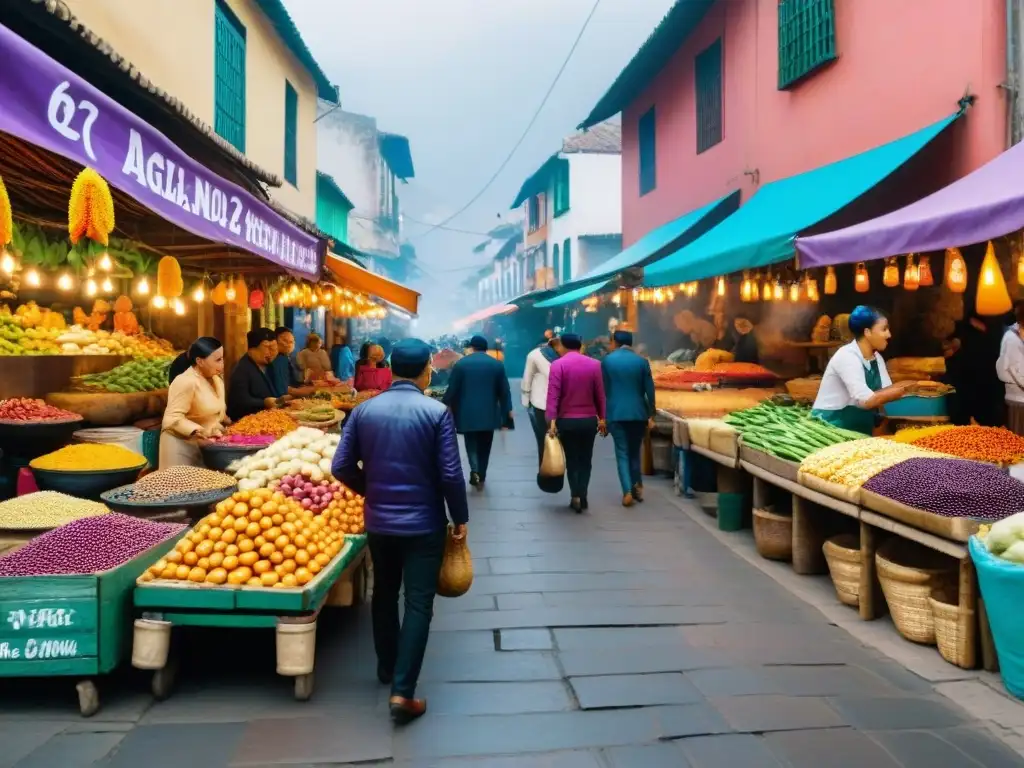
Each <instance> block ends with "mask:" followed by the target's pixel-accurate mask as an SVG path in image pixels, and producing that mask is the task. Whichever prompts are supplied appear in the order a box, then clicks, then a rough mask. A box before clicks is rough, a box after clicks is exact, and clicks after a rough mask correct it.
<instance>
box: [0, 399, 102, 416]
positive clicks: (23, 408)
mask: <svg viewBox="0 0 1024 768" xmlns="http://www.w3.org/2000/svg"><path fill="white" fill-rule="evenodd" d="M81 418H82V417H81V416H79V415H78V414H77V413H72V412H71V411H65V410H64V409H63V408H55V407H54V406H52V405H47V404H46V403H45V402H44V401H42V400H33V399H32V398H30V397H12V398H9V399H7V400H0V421H67V420H69V419H75V420H79V419H81Z"/></svg>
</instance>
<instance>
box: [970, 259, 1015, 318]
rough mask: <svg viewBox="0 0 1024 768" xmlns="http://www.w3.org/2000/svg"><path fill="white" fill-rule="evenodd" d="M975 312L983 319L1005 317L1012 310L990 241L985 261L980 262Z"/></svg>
mask: <svg viewBox="0 0 1024 768" xmlns="http://www.w3.org/2000/svg"><path fill="white" fill-rule="evenodd" d="M974 304H975V311H976V312H977V313H978V314H979V315H982V316H985V317H996V316H998V315H1005V314H1006V313H1007V312H1009V311H1010V310H1011V309H1013V302H1012V301H1011V300H1010V293H1009V291H1007V290H1006V280H1004V279H1003V272H1002V270H1001V269H1000V268H999V262H998V261H997V260H996V251H995V247H994V246H993V245H992V241H991V240H990V241H989V243H988V247H987V248H986V249H985V259H984V261H982V262H981V274H980V275H979V276H978V293H977V296H976V298H975V302H974Z"/></svg>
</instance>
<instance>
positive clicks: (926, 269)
mask: <svg viewBox="0 0 1024 768" xmlns="http://www.w3.org/2000/svg"><path fill="white" fill-rule="evenodd" d="M917 279H918V282H919V283H920V284H921V287H922V288H929V287H931V286H933V285H935V276H934V275H932V261H931V258H929V257H928V256H922V257H921V258H920V259H918V260H917Z"/></svg>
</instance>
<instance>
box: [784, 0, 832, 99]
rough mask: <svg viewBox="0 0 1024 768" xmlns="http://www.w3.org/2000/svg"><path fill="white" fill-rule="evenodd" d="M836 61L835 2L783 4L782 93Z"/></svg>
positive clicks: (806, 0)
mask: <svg viewBox="0 0 1024 768" xmlns="http://www.w3.org/2000/svg"><path fill="white" fill-rule="evenodd" d="M835 58H836V17H835V9H834V6H833V0H779V90H780V91H782V90H785V89H786V88H792V87H793V86H794V85H796V84H797V83H799V82H800V81H801V80H803V79H804V78H805V77H807V76H808V75H810V74H811V73H812V72H815V71H816V70H818V69H820V68H821V67H823V66H824V65H826V64H828V63H829V62H830V61H834V60H835Z"/></svg>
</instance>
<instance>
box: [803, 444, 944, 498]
mask: <svg viewBox="0 0 1024 768" xmlns="http://www.w3.org/2000/svg"><path fill="white" fill-rule="evenodd" d="M939 455H941V454H938V453H935V452H934V451H928V450H925V449H923V448H917V447H915V446H912V445H906V444H904V443H898V442H895V441H892V440H886V439H882V438H866V439H864V440H854V441H852V442H849V443H838V444H837V445H831V446H829V447H827V448H822V449H821V450H820V451H815V452H814V453H812V454H811V455H810V456H808V457H807V458H806V459H804V460H803V462H802V463H801V464H800V471H801V472H805V473H807V474H810V475H814V476H815V477H820V478H821V479H822V480H827V481H828V482H830V483H837V484H839V485H846V486H852V487H860V486H861V485H863V484H864V483H866V482H867V481H868V480H870V479H871V478H872V477H874V476H875V475H877V474H878V473H879V472H882V471H884V470H886V469H889V468H890V467H894V466H896V465H897V464H899V463H901V462H903V461H906V460H907V459H913V458H927V457H932V458H934V457H936V456H939Z"/></svg>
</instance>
